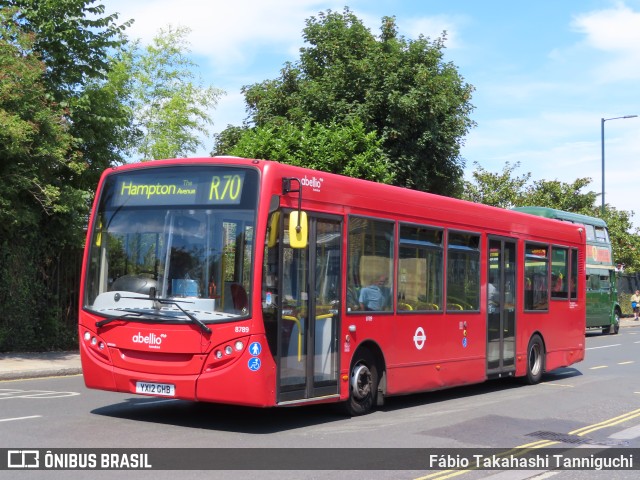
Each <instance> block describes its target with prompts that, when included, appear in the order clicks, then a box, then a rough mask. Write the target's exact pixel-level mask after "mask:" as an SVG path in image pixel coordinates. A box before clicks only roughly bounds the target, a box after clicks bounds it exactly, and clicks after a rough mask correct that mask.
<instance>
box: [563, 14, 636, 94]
mask: <svg viewBox="0 0 640 480" xmlns="http://www.w3.org/2000/svg"><path fill="white" fill-rule="evenodd" d="M572 27H573V29H574V30H575V31H577V32H579V33H582V34H584V36H585V37H584V41H583V42H582V43H583V45H584V46H586V47H588V48H591V49H595V50H597V51H600V52H603V53H604V54H606V57H605V58H606V59H604V60H603V64H601V65H597V66H596V68H595V69H594V72H595V73H596V76H597V78H599V79H600V81H608V82H611V81H615V80H632V79H639V78H640V50H639V49H638V45H639V44H640V12H636V11H634V10H632V9H631V8H629V7H627V6H626V5H624V4H623V3H617V4H616V6H615V7H614V8H610V9H605V10H596V11H592V12H588V13H585V14H582V15H578V16H576V17H575V18H574V20H573V22H572Z"/></svg>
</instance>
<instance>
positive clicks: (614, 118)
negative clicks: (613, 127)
mask: <svg viewBox="0 0 640 480" xmlns="http://www.w3.org/2000/svg"><path fill="white" fill-rule="evenodd" d="M637 116H638V115H625V116H624V117H613V118H601V119H600V135H601V142H600V143H601V147H602V217H604V122H608V121H609V120H620V119H622V118H636V117H637Z"/></svg>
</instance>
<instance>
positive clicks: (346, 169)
mask: <svg viewBox="0 0 640 480" xmlns="http://www.w3.org/2000/svg"><path fill="white" fill-rule="evenodd" d="M381 143H382V142H381V140H380V139H378V138H377V137H376V135H375V134H374V133H372V132H370V133H367V132H366V131H365V129H364V126H363V125H362V123H361V122H360V121H358V120H353V121H352V122H351V123H350V124H347V125H329V126H324V125H320V124H314V125H312V124H311V123H309V122H308V123H306V124H304V125H303V126H302V128H298V127H295V126H293V125H291V124H282V125H274V126H271V127H258V128H256V129H253V130H250V131H248V132H247V133H246V134H245V135H243V136H242V138H241V139H240V141H239V142H238V144H237V145H236V146H235V147H233V148H232V150H231V151H230V154H232V155H237V156H246V157H250V158H267V159H271V160H276V161H280V162H282V163H289V164H291V165H299V166H305V167H309V168H315V169H318V170H322V171H325V172H331V173H339V174H343V175H348V176H351V177H357V178H366V179H368V180H373V181H378V182H382V183H390V182H391V181H392V180H393V174H392V172H391V169H390V165H389V162H388V161H387V158H386V155H385V153H384V152H383V150H382V148H381Z"/></svg>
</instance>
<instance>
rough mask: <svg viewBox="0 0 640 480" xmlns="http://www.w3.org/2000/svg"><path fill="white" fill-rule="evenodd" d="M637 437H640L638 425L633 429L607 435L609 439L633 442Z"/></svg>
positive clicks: (639, 426)
mask: <svg viewBox="0 0 640 480" xmlns="http://www.w3.org/2000/svg"><path fill="white" fill-rule="evenodd" d="M638 437H640V425H636V426H635V427H631V428H626V429H624V430H620V431H619V432H616V433H614V434H612V435H609V438H615V439H617V440H633V439H634V438H638Z"/></svg>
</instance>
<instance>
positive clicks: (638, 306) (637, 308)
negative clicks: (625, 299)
mask: <svg viewBox="0 0 640 480" xmlns="http://www.w3.org/2000/svg"><path fill="white" fill-rule="evenodd" d="M631 309H632V310H633V319H634V320H635V321H636V322H637V321H638V313H640V290H636V293H634V294H633V295H631Z"/></svg>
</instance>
